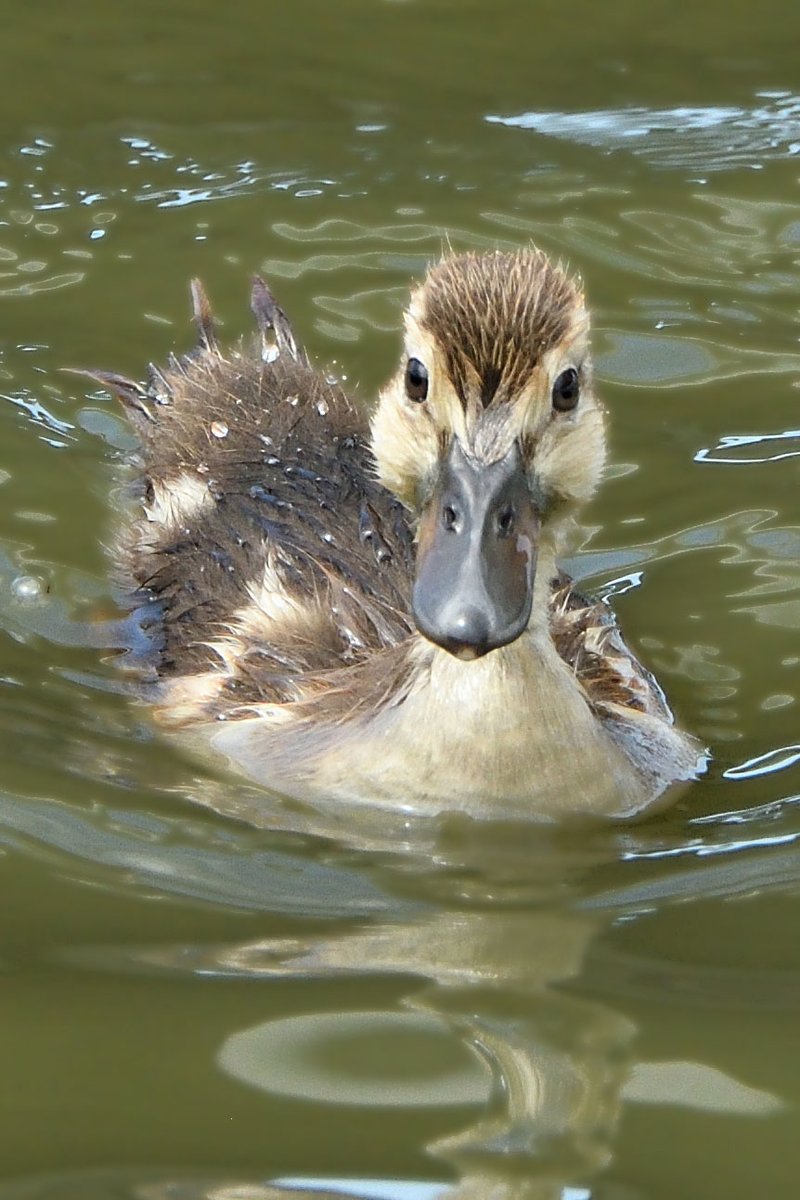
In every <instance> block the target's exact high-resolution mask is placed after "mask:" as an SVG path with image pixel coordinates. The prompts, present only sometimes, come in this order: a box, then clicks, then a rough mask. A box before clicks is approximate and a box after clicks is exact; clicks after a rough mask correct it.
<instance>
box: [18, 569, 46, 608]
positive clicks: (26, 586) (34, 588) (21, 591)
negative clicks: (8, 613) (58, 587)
mask: <svg viewBox="0 0 800 1200" xmlns="http://www.w3.org/2000/svg"><path fill="white" fill-rule="evenodd" d="M46 591H47V586H46V584H45V582H44V580H43V579H40V578H39V576H38V575H17V577H16V579H12V581H11V592H12V594H13V596H14V598H15V599H16V600H19V602H20V603H21V604H35V603H36V602H37V601H38V600H41V599H42V597H43V596H44V594H45V592H46Z"/></svg>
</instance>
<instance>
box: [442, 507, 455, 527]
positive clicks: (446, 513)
mask: <svg viewBox="0 0 800 1200" xmlns="http://www.w3.org/2000/svg"><path fill="white" fill-rule="evenodd" d="M442 525H443V526H444V528H445V529H446V530H447V532H448V533H457V532H458V513H457V512H456V510H455V509H454V508H453V506H452V504H445V506H444V508H443V509H442Z"/></svg>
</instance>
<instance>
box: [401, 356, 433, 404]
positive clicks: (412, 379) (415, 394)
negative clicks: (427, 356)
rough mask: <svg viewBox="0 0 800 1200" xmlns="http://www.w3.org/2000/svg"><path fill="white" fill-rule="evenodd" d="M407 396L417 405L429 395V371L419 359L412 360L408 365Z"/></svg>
mask: <svg viewBox="0 0 800 1200" xmlns="http://www.w3.org/2000/svg"><path fill="white" fill-rule="evenodd" d="M406 395H407V396H408V398H409V400H414V401H416V402H417V403H419V402H421V401H422V400H424V399H425V398H426V397H427V395H428V370H427V367H425V366H424V364H423V363H421V362H420V361H419V359H418V358H410V359H409V360H408V362H407V364H406Z"/></svg>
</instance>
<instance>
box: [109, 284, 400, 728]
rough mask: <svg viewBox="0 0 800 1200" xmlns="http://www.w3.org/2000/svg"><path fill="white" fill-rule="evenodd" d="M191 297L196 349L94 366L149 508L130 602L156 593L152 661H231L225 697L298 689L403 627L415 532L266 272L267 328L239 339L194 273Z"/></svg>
mask: <svg viewBox="0 0 800 1200" xmlns="http://www.w3.org/2000/svg"><path fill="white" fill-rule="evenodd" d="M193 299H194V311H195V320H196V323H197V327H198V333H199V339H198V347H197V349H196V350H195V351H194V352H193V353H192V354H190V355H188V356H186V357H184V358H181V359H176V358H174V357H173V358H171V359H170V362H169V364H168V366H167V367H166V368H163V369H162V368H158V367H151V371H150V379H149V382H148V384H147V385H146V386H141V385H139V384H136V383H132V382H131V381H129V380H125V379H123V378H121V377H119V376H113V375H107V374H101V373H94V375H93V378H95V379H97V380H98V381H99V382H101V383H102V384H103V385H104V386H106V387H109V388H110V389H111V390H113V391H114V392H116V393H117V395H118V396H120V398H121V399H122V401H123V403H124V404H125V406H126V408H127V409H128V412H129V414H130V416H131V419H132V422H133V424H134V425H135V427H136V429H137V431H138V433H139V436H140V439H141V443H142V452H141V460H142V462H143V468H144V469H143V475H142V478H141V482H140V491H141V499H142V502H143V507H144V514H145V515H144V516H143V517H140V518H139V519H137V520H135V521H134V522H133V524H132V525H131V526H130V527H129V528H128V529H127V531H126V532H125V534H124V535H123V538H122V540H121V547H120V556H119V557H120V561H121V564H122V567H123V572H124V575H125V577H126V579H127V580H128V581H129V583H128V587H127V591H128V594H129V596H130V600H131V603H132V604H133V606H137V605H140V604H142V603H143V602H144V603H146V604H148V605H154V604H155V606H156V612H157V614H158V617H159V629H160V635H159V641H158V648H157V663H156V670H157V673H158V674H159V676H161V677H167V678H169V677H170V676H172V677H175V676H178V675H180V676H192V675H197V674H201V673H203V672H208V671H209V670H212V671H213V670H218V669H219V668H220V667H221V665H222V664H223V663H224V665H225V668H226V673H227V679H226V683H225V686H224V688H223V689H222V691H221V692H216V693H215V697H214V707H213V710H212V711H213V712H216V713H220V712H224V711H225V710H226V709H227V708H228V707H229V706H231V705H241V704H248V703H253V702H257V701H278V702H285V701H287V700H296V699H298V698H299V697H298V676H301V675H302V674H304V673H317V672H320V671H326V670H336V669H339V668H341V667H343V666H348V665H350V664H353V663H355V662H357V661H359V660H361V659H362V658H366V657H368V656H369V655H370V654H371V653H372V654H374V652H375V651H379V650H382V649H388V648H391V647H394V646H396V645H398V644H399V643H401V642H402V641H404V640H405V639H406V638H407V637H408V635H409V633H410V630H411V625H410V617H409V615H408V614H409V595H410V567H411V557H412V544H413V537H412V532H411V528H410V525H409V519H408V515H407V513H406V510H405V509H404V508H403V506H402V505H401V504H400V503H399V502H398V501H397V500H396V498H395V497H393V496H392V495H391V494H390V493H388V492H387V491H386V490H385V489H384V488H382V487H380V485H379V484H378V483H377V482H376V479H375V473H374V462H373V459H372V454H371V451H370V449H369V446H368V444H367V440H366V430H365V428H364V422H363V421H362V418H361V417H360V415H359V413H358V412H357V410H356V409H355V408H354V407H353V405H352V404H351V403H350V401H349V400H348V399H347V397H346V396H345V394H344V393H343V392H342V390H341V389H340V388H339V387H338V385H337V384H336V383H335V382H333V381H331V380H329V379H328V378H326V377H325V376H323V375H321V374H320V373H318V372H316V371H314V370H312V369H311V367H310V366H309V365H308V360H307V357H306V355H305V353H304V351H303V350H302V349H301V348H300V347H299V345H298V342H297V340H296V339H295V337H294V334H293V332H292V329H291V326H290V325H289V322H288V320H287V318H286V316H285V314H284V313H283V312H282V310H281V309H280V308H279V307H278V306H277V305H276V304H275V301H274V299H273V298H272V295H271V293H270V292H269V290H268V288H267V287H266V285H265V284H264V283H263V281H261V280H257V281H256V283H255V285H254V288H253V297H252V307H253V311H254V313H255V316H256V320H257V323H258V330H259V331H258V335H257V338H256V339H255V341H254V342H253V343H252V344H250V345H240V346H239V347H237V348H235V349H234V350H233V351H231V352H229V353H225V354H223V353H222V352H221V351H220V350H219V348H218V345H217V340H216V336H215V333H214V328H213V322H212V318H211V310H210V306H209V304H208V300H207V299H206V297H205V293H204V292H203V291H202V288H201V287H200V286H199V284H196V283H195V284H194V285H193ZM265 580H267V581H268V588H267V583H265ZM265 588H267V591H265ZM269 589H272V590H271V591H269ZM245 627H246V631H247V636H246V637H244V636H242V630H243V629H244V628H245ZM245 643H246V644H245Z"/></svg>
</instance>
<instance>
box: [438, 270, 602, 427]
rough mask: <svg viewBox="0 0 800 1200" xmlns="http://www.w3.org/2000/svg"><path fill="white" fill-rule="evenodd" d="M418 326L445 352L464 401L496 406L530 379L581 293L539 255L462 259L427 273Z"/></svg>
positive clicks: (564, 328)
mask: <svg viewBox="0 0 800 1200" xmlns="http://www.w3.org/2000/svg"><path fill="white" fill-rule="evenodd" d="M419 294H421V296H422V306H421V309H420V311H419V322H420V324H421V326H422V327H423V328H425V329H427V330H428V331H429V332H430V333H431V334H432V335H433V336H434V337H435V338H436V341H437V342H438V343H439V345H440V346H441V347H442V348H443V350H444V352H445V357H446V362H447V370H448V374H449V375H450V379H451V381H452V383H453V386H454V387H455V389H456V392H457V393H458V395H459V397H460V398H461V400H462V402H463V403H465V402H466V399H467V392H468V389H469V388H470V386H472V387H475V385H476V382H477V387H478V390H479V398H480V402H481V404H482V406H483V407H484V408H485V407H487V406H488V405H489V404H491V403H492V402H493V401H497V402H502V401H503V400H506V399H509V398H510V397H511V396H513V395H514V392H515V391H516V390H517V389H518V388H519V387H520V386H521V385H522V384H523V383H524V382H525V381H526V380H527V379H528V378H529V377H530V375H531V372H532V371H533V368H534V367H535V366H536V364H537V363H538V362H539V360H540V359H541V356H542V355H543V354H544V353H546V351H548V350H549V349H551V348H552V347H553V346H555V345H556V344H557V343H558V342H559V341H560V340H561V339H562V338H563V337H564V335H565V333H566V332H567V330H568V328H569V323H570V314H571V313H572V312H574V311H575V308H576V306H578V307H580V306H582V300H583V298H582V295H581V292H580V289H579V287H578V286H577V285H576V283H575V282H573V281H572V280H571V279H570V278H569V276H568V275H567V274H566V273H565V272H564V271H563V270H562V269H561V267H559V266H556V265H554V264H553V263H551V262H550V260H549V259H548V258H547V256H546V255H545V254H543V253H542V251H540V250H536V249H530V250H525V251H517V252H515V253H504V252H502V251H496V252H495V253H493V254H460V255H458V256H457V257H454V258H445V259H443V260H442V261H441V262H439V263H437V264H436V265H435V266H434V267H432V268H431V269H430V271H429V272H428V275H427V277H426V279H425V283H424V285H423V287H422V289H421V293H419Z"/></svg>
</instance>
